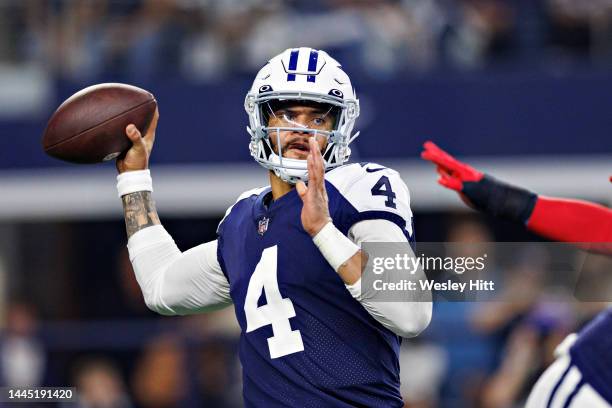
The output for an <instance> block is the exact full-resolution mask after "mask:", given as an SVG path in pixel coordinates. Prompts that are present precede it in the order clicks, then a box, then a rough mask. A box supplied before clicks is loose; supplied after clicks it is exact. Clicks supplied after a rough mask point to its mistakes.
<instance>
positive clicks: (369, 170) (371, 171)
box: [365, 167, 386, 173]
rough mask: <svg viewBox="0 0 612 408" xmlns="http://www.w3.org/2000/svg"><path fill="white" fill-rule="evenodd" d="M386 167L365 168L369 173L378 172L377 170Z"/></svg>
mask: <svg viewBox="0 0 612 408" xmlns="http://www.w3.org/2000/svg"><path fill="white" fill-rule="evenodd" d="M385 168H386V167H379V168H377V169H368V168H367V167H366V169H365V170H366V171H367V172H368V173H375V172H377V171H381V170H384V169H385Z"/></svg>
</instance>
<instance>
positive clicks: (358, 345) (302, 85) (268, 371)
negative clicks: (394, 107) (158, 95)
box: [117, 48, 432, 407]
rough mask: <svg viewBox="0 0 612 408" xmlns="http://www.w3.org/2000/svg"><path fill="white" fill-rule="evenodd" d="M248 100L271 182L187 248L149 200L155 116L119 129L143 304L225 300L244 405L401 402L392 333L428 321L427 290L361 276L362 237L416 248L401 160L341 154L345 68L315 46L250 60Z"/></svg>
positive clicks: (198, 305)
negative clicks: (367, 281) (352, 159)
mask: <svg viewBox="0 0 612 408" xmlns="http://www.w3.org/2000/svg"><path fill="white" fill-rule="evenodd" d="M245 109H246V112H247V114H248V116H249V127H248V132H249V134H250V145H249V148H250V152H251V155H252V156H253V158H254V159H255V161H256V162H257V163H259V164H260V165H261V166H263V167H264V168H265V169H266V170H267V171H268V173H269V179H270V185H269V186H266V187H262V188H256V189H253V190H250V191H247V192H245V193H243V194H242V195H240V196H239V197H238V200H237V201H236V202H235V203H234V205H232V206H231V207H230V208H229V209H228V210H227V212H226V214H225V217H224V218H223V220H222V221H221V222H220V224H219V227H218V229H217V239H216V240H214V241H211V242H207V243H204V244H202V245H200V246H197V247H195V248H192V249H190V250H188V251H186V252H183V253H181V251H180V250H179V249H178V248H177V247H176V245H175V244H174V241H173V240H172V238H171V237H170V235H169V234H168V233H167V232H166V231H165V229H164V228H163V226H162V225H161V223H160V220H159V218H158V216H157V212H156V210H155V205H154V203H153V200H152V198H151V192H152V179H151V175H150V172H149V170H148V157H149V154H150V152H151V149H152V146H153V142H154V138H155V127H156V124H157V118H158V114H157V113H156V115H155V118H154V120H153V122H152V124H151V126H150V128H149V129H148V131H147V132H146V135H145V136H144V137H142V138H141V134H140V132H139V130H138V129H136V128H135V126H133V125H129V126H128V127H127V128H126V134H127V136H128V138H129V139H130V140H131V141H132V143H133V146H132V148H131V149H130V150H129V151H128V153H127V154H126V155H125V157H124V158H121V159H119V160H118V161H117V169H118V171H119V173H120V174H119V176H118V177H117V188H118V191H119V196H120V197H121V199H122V201H123V206H124V213H125V222H126V229H127V234H128V249H129V253H130V260H131V261H132V264H133V266H134V271H135V274H136V278H137V280H138V283H139V285H140V287H141V289H142V292H143V295H144V299H145V302H146V304H147V306H148V307H149V308H150V309H152V310H154V311H156V312H158V313H161V314H164V315H184V314H191V313H200V312H205V311H208V310H214V309H218V308H221V307H225V306H227V305H230V304H233V305H234V308H235V313H236V318H237V320H238V323H239V324H240V327H241V337H240V346H239V354H240V361H241V363H242V369H243V397H244V402H245V405H246V406H249V407H275V406H279V407H280V406H283V407H286V406H299V407H354V406H364V407H365V406H367V407H401V406H403V402H402V398H401V395H400V392H399V385H400V384H399V364H398V353H399V346H400V337H412V336H416V335H418V334H419V333H420V332H421V331H422V330H423V329H424V328H425V327H427V325H428V324H429V321H430V319H431V308H432V305H431V294H430V293H427V292H417V291H415V292H406V295H405V296H406V298H405V300H404V301H401V302H400V301H394V302H389V301H384V300H385V299H384V293H382V292H378V291H374V290H367V289H366V288H365V287H364V288H361V274H362V257H363V259H366V257H367V254H363V253H362V251H361V250H360V244H361V243H362V242H373V241H378V242H395V243H402V244H400V245H402V246H403V247H405V250H406V251H409V252H410V253H412V249H411V244H412V243H413V242H414V231H413V223H412V213H411V210H410V199H409V193H408V189H407V187H406V185H405V184H404V182H403V181H402V180H401V179H400V177H399V175H398V173H397V172H396V171H394V170H391V169H389V168H386V167H384V166H381V165H378V164H372V163H355V164H346V162H347V161H348V158H349V155H350V148H349V144H350V143H351V141H352V140H353V139H354V138H355V137H356V134H353V133H352V132H353V125H354V123H355V120H356V119H357V117H358V116H359V102H358V100H357V98H356V96H355V93H354V90H353V87H352V85H351V81H350V79H349V77H348V76H347V74H346V73H345V72H344V71H343V70H342V68H341V66H340V64H339V63H338V62H337V61H335V60H334V59H333V58H331V57H330V56H329V55H328V54H327V53H325V52H324V51H318V50H314V49H310V48H296V49H289V50H286V51H285V52H283V53H282V54H280V55H278V56H276V57H274V58H272V59H271V60H270V61H269V62H268V63H267V64H266V65H265V66H264V67H263V68H262V69H261V70H260V71H259V73H258V74H257V76H256V78H255V81H254V83H253V85H252V87H251V89H250V91H249V92H248V93H247V96H246V99H245ZM415 278H416V279H424V275H423V273H422V271H419V272H418V273H417V276H416V277H415ZM362 289H363V290H362Z"/></svg>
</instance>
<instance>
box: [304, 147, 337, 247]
mask: <svg viewBox="0 0 612 408" xmlns="http://www.w3.org/2000/svg"><path fill="white" fill-rule="evenodd" d="M308 145H309V147H310V153H309V154H308V157H307V158H306V161H307V163H308V186H306V184H304V182H302V181H299V182H298V183H297V185H296V189H297V192H298V195H299V196H300V198H301V199H302V202H303V203H304V206H303V207H302V217H301V218H302V226H303V227H304V230H306V232H307V233H308V234H310V236H311V237H314V236H315V235H317V233H318V232H319V231H321V229H322V228H323V227H324V226H325V225H326V224H327V223H328V222H330V221H331V217H330V216H329V206H328V198H327V190H326V189H325V165H324V163H323V156H321V151H320V150H319V144H318V143H317V141H316V140H315V138H314V137H311V138H309V139H308Z"/></svg>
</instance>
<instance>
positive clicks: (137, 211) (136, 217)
mask: <svg viewBox="0 0 612 408" xmlns="http://www.w3.org/2000/svg"><path fill="white" fill-rule="evenodd" d="M121 200H122V201H123V213H124V215H125V229H126V231H127V236H128V239H129V238H130V237H131V236H132V235H134V234H135V233H136V232H138V231H140V230H141V229H143V228H147V227H150V226H152V225H159V224H160V222H159V217H158V215H157V210H156V209H155V202H154V201H153V199H152V198H151V192H150V191H137V192H135V193H131V194H126V195H124V196H123V197H121Z"/></svg>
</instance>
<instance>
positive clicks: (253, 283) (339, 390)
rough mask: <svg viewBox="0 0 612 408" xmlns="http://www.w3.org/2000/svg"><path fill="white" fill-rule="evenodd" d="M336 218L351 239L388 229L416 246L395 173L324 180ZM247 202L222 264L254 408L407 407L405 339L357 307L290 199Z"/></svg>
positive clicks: (225, 234) (349, 173) (373, 168)
mask: <svg viewBox="0 0 612 408" xmlns="http://www.w3.org/2000/svg"><path fill="white" fill-rule="evenodd" d="M325 182H326V187H327V192H328V196H329V210H330V215H331V217H332V219H333V222H334V224H335V226H336V227H337V228H338V229H339V230H340V231H342V232H343V233H344V234H347V232H348V230H349V229H350V227H351V226H352V225H354V224H355V223H356V222H358V221H361V220H366V219H387V220H390V221H392V222H394V223H396V224H397V225H399V226H400V227H401V228H402V229H403V230H404V231H405V234H406V236H408V237H410V238H411V237H412V236H413V233H412V215H411V212H410V206H409V195H408V190H407V188H406V186H405V184H404V183H403V181H402V180H401V179H400V178H399V175H398V174H397V172H395V171H393V170H390V169H387V168H384V167H382V166H379V165H374V164H350V165H345V166H342V167H339V168H336V169H334V170H331V171H329V172H327V173H326V176H325ZM269 192H270V189H269V188H262V189H257V190H252V191H250V192H247V193H245V194H243V195H242V196H241V197H240V198H239V199H238V201H237V202H236V203H235V204H234V205H233V206H232V207H231V208H230V209H229V210H228V211H227V213H226V216H225V218H224V219H223V221H221V224H220V225H219V230H218V235H219V236H218V259H219V263H220V265H221V267H222V269H223V272H224V273H225V275H226V277H227V279H228V281H229V283H230V294H231V297H232V300H233V302H234V306H235V311H236V317H237V319H238V322H239V324H240V327H241V329H242V332H241V338H240V360H241V363H242V368H243V393H244V400H245V404H246V406H248V407H277V406H278V407H280V406H282V407H286V406H296V407H298V406H299V407H331V406H333V407H355V406H363V407H401V406H403V403H402V398H401V395H400V392H399V386H400V383H399V363H398V353H399V346H400V339H399V338H398V336H396V335H395V334H394V333H392V332H391V331H389V330H387V329H386V328H384V327H383V326H382V325H380V324H379V323H378V322H377V321H376V320H374V318H372V317H371V316H370V315H369V314H368V312H367V311H366V310H365V309H364V308H363V307H362V306H361V304H360V303H359V302H358V301H356V300H355V299H353V297H352V296H351V295H350V293H349V292H348V290H347V289H346V287H345V285H344V283H343V281H342V279H341V278H340V277H339V276H338V274H337V273H336V272H335V271H334V270H333V269H332V268H331V266H330V265H329V264H328V263H327V261H326V260H325V258H323V256H322V255H321V253H320V251H319V249H318V248H317V247H316V246H315V245H314V244H313V242H312V239H311V237H310V236H309V235H308V233H306V232H305V231H304V229H303V228H302V223H301V220H300V213H301V210H302V201H301V199H300V197H299V196H298V194H297V192H296V191H295V189H294V190H292V191H291V192H289V193H287V194H286V195H284V196H282V197H281V198H279V199H278V200H276V201H272V202H270V203H269V204H267V205H266V203H267V202H268V199H269Z"/></svg>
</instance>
